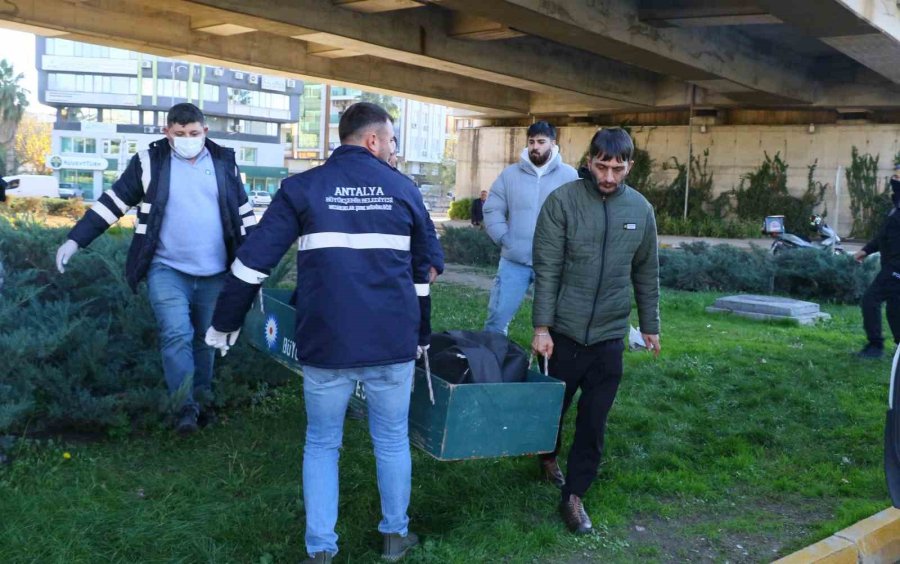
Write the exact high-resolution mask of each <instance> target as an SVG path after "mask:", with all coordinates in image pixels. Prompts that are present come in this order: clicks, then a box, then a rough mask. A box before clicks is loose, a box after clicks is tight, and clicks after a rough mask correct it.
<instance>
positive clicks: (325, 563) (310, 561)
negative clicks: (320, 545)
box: [301, 550, 331, 564]
mask: <svg viewBox="0 0 900 564" xmlns="http://www.w3.org/2000/svg"><path fill="white" fill-rule="evenodd" d="M301 564H331V554H329V553H327V552H325V551H324V550H323V551H322V552H317V553H315V554H312V555H310V557H309V558H307V559H306V560H304V561H303V562H302V563H301Z"/></svg>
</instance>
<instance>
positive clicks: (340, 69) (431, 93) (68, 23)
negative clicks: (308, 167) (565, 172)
mask: <svg viewBox="0 0 900 564" xmlns="http://www.w3.org/2000/svg"><path fill="white" fill-rule="evenodd" d="M166 1H167V0H159V3H165V2H166ZM155 5H156V4H155ZM207 15H209V14H207ZM215 15H216V14H213V16H215ZM199 16H200V15H199V14H198V17H199ZM0 20H6V21H10V22H15V23H17V24H25V25H31V26H38V27H41V28H47V29H51V30H56V31H58V32H66V33H68V34H70V36H69V37H71V39H73V40H76V41H87V42H91V43H99V44H102V45H113V46H117V47H122V48H126V49H132V50H136V51H142V52H147V53H152V54H157V55H161V56H166V57H180V58H184V59H186V60H190V61H196V62H203V63H206V64H210V65H216V66H231V67H235V68H244V69H246V70H248V71H255V72H266V73H269V74H278V75H282V76H289V77H299V78H305V79H307V80H314V81H327V82H332V83H339V84H343V85H347V86H352V87H355V88H364V89H375V90H379V91H382V92H386V93H389V94H394V95H403V96H407V97H412V98H416V99H420V100H424V101H428V102H435V103H446V104H449V105H453V106H458V107H461V108H466V109H470V110H474V111H479V112H481V111H489V112H491V113H493V114H505V115H508V116H514V115H522V114H526V113H527V112H528V109H529V103H530V99H529V94H528V93H527V92H525V91H522V90H519V89H516V88H510V87H504V86H500V85H497V84H492V83H488V82H485V81H480V80H477V79H472V78H466V77H463V76H460V75H457V74H450V73H446V72H441V71H439V70H434V69H423V68H419V67H414V66H410V65H404V64H400V63H394V62H391V61H384V60H379V59H375V58H372V57H355V58H348V59H336V60H331V59H326V58H322V57H316V56H312V55H310V54H309V53H308V52H307V47H306V44H305V43H304V42H302V41H297V40H295V39H291V38H290V37H285V36H281V35H275V34H272V33H267V32H252V33H244V34H240V35H234V36H230V37H224V36H218V35H211V34H208V33H203V32H199V31H194V30H192V29H191V18H190V17H184V14H181V13H176V12H168V11H160V10H158V9H156V10H148V9H146V8H144V7H143V4H142V3H141V0H97V1H96V2H92V3H82V4H72V3H71V2H69V1H67V0H24V1H22V2H19V4H18V6H16V10H15V11H11V10H9V9H4V7H3V6H0ZM161 29H165V30H167V33H160V32H159V30H161ZM303 29H304V28H299V27H298V28H294V29H292V31H293V32H299V31H302V30H303Z"/></svg>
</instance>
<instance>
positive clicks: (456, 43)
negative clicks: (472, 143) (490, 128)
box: [0, 0, 900, 124]
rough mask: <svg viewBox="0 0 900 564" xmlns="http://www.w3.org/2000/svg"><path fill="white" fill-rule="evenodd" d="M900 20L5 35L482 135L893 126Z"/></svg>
mask: <svg viewBox="0 0 900 564" xmlns="http://www.w3.org/2000/svg"><path fill="white" fill-rule="evenodd" d="M898 12H900V10H898V4H897V2H896V1H895V0H747V1H743V0H215V1H214V0H197V1H188V0H5V1H4V2H2V3H0V25H4V26H7V27H14V28H19V29H27V30H30V31H34V32H36V33H39V34H43V35H52V36H65V37H68V38H71V39H74V40H79V41H87V42H92V43H100V44H104V45H111V46H117V47H123V48H128V49H133V50H137V51H143V52H148V53H153V54H158V55H162V56H168V57H177V58H181V59H186V60H194V61H198V62H207V63H210V64H217V65H222V66H229V67H233V68H246V69H249V70H258V71H264V72H266V73H270V74H283V75H285V76H291V77H300V78H307V79H313V80H317V81H326V82H331V83H335V84H346V85H352V86H357V87H361V88H365V89H370V90H378V91H383V92H388V93H395V94H398V95H403V96H407V97H412V98H416V99H421V100H428V101H437V102H441V103H445V104H448V105H451V106H454V107H457V108H461V109H463V110H468V111H471V112H473V117H478V118H479V119H483V120H485V121H483V122H482V123H502V122H507V123H515V122H517V121H525V120H531V119H534V118H536V117H543V116H547V117H553V119H555V120H556V121H558V122H564V123H565V122H569V123H573V122H579V121H582V122H596V123H603V122H604V120H607V121H608V120H620V121H621V120H622V119H623V116H633V118H634V121H652V122H657V123H673V124H674V123H685V122H686V120H687V112H688V109H689V108H690V107H691V106H693V108H695V110H696V112H697V113H698V114H699V115H701V116H703V115H706V116H709V117H711V118H714V119H718V120H721V121H724V122H727V121H729V120H730V121H732V122H733V123H745V122H750V123H753V122H754V120H761V121H763V122H764V121H765V119H768V118H760V117H759V116H761V115H772V112H773V111H779V112H783V115H784V116H785V120H787V121H790V120H794V121H796V122H798V123H803V122H813V121H816V122H823V121H824V122H828V121H836V122H841V120H847V121H852V120H866V121H893V122H897V121H900V119H897V118H898V117H900V64H898V61H900V15H898ZM761 111H762V112H761ZM648 116H652V118H650V117H648Z"/></svg>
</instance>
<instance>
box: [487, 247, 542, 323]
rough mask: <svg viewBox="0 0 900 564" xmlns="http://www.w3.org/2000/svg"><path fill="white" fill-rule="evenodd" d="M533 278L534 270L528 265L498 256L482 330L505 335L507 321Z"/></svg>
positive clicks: (512, 315) (519, 303)
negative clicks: (498, 260)
mask: <svg viewBox="0 0 900 564" xmlns="http://www.w3.org/2000/svg"><path fill="white" fill-rule="evenodd" d="M533 280H534V270H532V268H531V267H530V266H525V265H524V264H519V263H517V262H513V261H511V260H506V259H505V258H502V257H501V258H500V266H499V267H498V268H497V277H496V278H494V286H493V287H492V288H491V299H490V301H489V302H488V317H487V321H485V322H484V330H485V331H491V332H492V333H502V334H504V335H506V333H507V331H508V330H509V322H510V321H512V319H513V317H515V316H516V312H517V311H519V306H520V305H522V300H524V299H525V293H526V292H528V287H529V286H530V285H531V282H532V281H533Z"/></svg>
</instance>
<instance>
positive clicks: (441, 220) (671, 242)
mask: <svg viewBox="0 0 900 564" xmlns="http://www.w3.org/2000/svg"><path fill="white" fill-rule="evenodd" d="M432 219H434V224H435V225H436V226H438V228H439V229H440V228H441V227H468V226H469V222H468V221H461V220H456V219H449V218H447V217H440V216H437V217H433V218H432ZM700 241H703V242H706V243H708V244H710V245H733V246H735V247H740V248H744V249H749V248H750V247H751V246H752V245H755V246H757V247H762V248H764V249H768V248H769V246H770V245H771V244H772V240H771V239H769V238H759V239H717V238H715V237H686V236H681V235H660V236H659V246H660V247H669V248H677V247H680V246H681V244H682V243H696V242H700ZM864 244H865V243H864V242H860V241H844V242H843V246H844V250H845V251H847V253H849V254H853V253H855V252H856V251H858V250H860V249H861V248H863V245H864Z"/></svg>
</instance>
